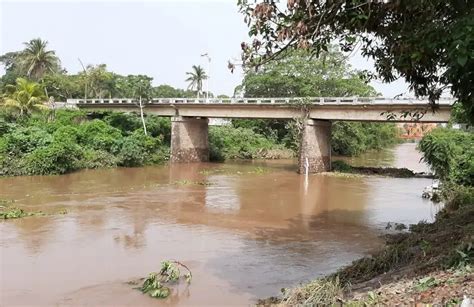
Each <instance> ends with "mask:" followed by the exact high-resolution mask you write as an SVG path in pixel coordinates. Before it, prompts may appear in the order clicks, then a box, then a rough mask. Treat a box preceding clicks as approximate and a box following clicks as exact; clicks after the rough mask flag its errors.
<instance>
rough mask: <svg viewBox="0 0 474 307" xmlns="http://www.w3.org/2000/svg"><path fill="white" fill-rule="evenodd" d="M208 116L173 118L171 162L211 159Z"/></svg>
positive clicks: (205, 160)
mask: <svg viewBox="0 0 474 307" xmlns="http://www.w3.org/2000/svg"><path fill="white" fill-rule="evenodd" d="M208 123H209V120H208V119H207V118H197V117H182V116H175V117H172V118H171V157H170V160H171V162H207V161H209V141H208V132H209V126H208Z"/></svg>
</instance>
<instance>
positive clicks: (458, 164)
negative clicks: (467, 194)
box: [419, 128, 474, 185]
mask: <svg viewBox="0 0 474 307" xmlns="http://www.w3.org/2000/svg"><path fill="white" fill-rule="evenodd" d="M419 149H420V150H421V152H422V153H423V160H424V161H426V162H427V163H428V164H429V165H430V166H431V168H432V169H433V171H434V172H435V173H436V175H438V176H439V177H440V179H441V180H443V181H447V182H452V183H455V184H461V185H473V183H474V134H473V133H469V132H464V131H460V130H455V129H448V128H437V129H435V130H433V131H431V132H430V133H428V134H427V135H425V136H424V137H423V139H422V140H421V141H420V144H419Z"/></svg>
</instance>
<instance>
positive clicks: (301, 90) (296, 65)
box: [238, 50, 376, 97]
mask: <svg viewBox="0 0 474 307" xmlns="http://www.w3.org/2000/svg"><path fill="white" fill-rule="evenodd" d="M287 53H288V55H287V56H286V57H285V58H282V59H279V60H276V61H272V62H269V63H267V64H264V65H262V67H261V68H260V69H258V70H257V71H253V70H249V71H248V72H247V73H246V75H245V77H244V80H243V82H242V86H241V87H240V88H239V89H238V90H242V91H243V92H244V96H246V97H306V96H313V97H328V96H374V95H376V91H375V90H374V89H373V88H372V87H371V86H370V85H368V84H366V83H365V82H364V81H363V80H362V79H361V78H360V75H359V73H358V72H357V71H355V70H353V69H351V67H350V66H349V65H348V63H347V61H346V59H345V58H344V57H343V55H342V53H340V52H337V51H334V50H331V51H329V52H325V53H324V54H322V56H321V57H320V58H313V57H311V54H310V53H309V52H306V51H303V50H301V51H293V52H287Z"/></svg>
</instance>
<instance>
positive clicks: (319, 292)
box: [281, 276, 344, 306]
mask: <svg viewBox="0 0 474 307" xmlns="http://www.w3.org/2000/svg"><path fill="white" fill-rule="evenodd" d="M343 293H344V285H343V284H341V282H340V280H339V278H338V277H337V276H336V277H334V278H332V277H330V278H323V279H317V280H314V281H312V282H310V283H309V284H306V285H303V286H300V287H296V288H293V289H284V290H283V299H282V300H281V303H283V304H287V305H290V306H294V305H308V306H330V305H334V304H336V303H338V302H340V301H341V298H342V296H343Z"/></svg>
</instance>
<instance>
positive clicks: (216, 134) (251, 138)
mask: <svg viewBox="0 0 474 307" xmlns="http://www.w3.org/2000/svg"><path fill="white" fill-rule="evenodd" d="M209 143H210V152H211V158H212V159H214V160H222V159H255V158H264V157H265V152H266V151H267V150H270V149H276V148H280V147H282V146H281V145H278V144H276V143H275V142H272V141H271V140H269V139H267V138H265V137H264V136H263V135H260V134H257V133H255V132H254V131H253V130H252V129H249V128H233V127H227V126H222V127H211V128H210V129H209Z"/></svg>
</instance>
